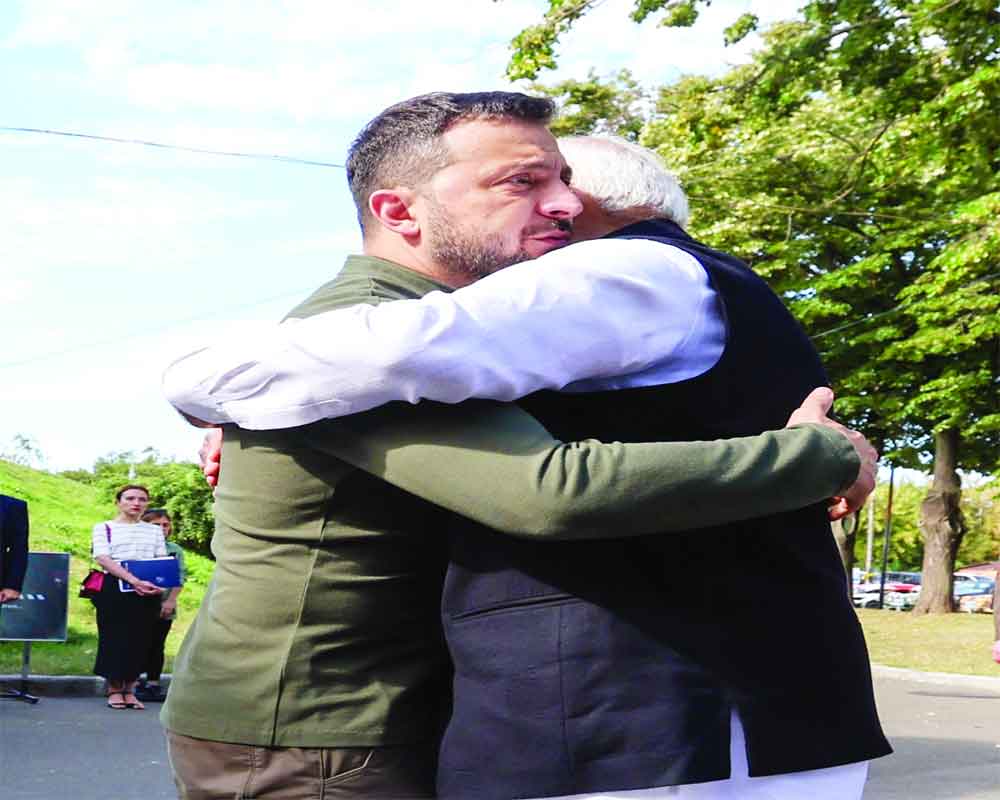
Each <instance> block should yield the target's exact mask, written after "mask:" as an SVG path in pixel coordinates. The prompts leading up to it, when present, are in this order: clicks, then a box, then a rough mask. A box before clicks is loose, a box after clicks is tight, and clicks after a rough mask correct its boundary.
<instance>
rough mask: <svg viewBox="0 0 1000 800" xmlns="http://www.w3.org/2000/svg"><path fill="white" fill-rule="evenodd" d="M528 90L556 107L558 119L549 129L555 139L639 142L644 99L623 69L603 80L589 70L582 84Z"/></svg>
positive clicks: (645, 95)
mask: <svg viewBox="0 0 1000 800" xmlns="http://www.w3.org/2000/svg"><path fill="white" fill-rule="evenodd" d="M531 88H532V89H533V90H534V91H535V92H536V93H538V94H544V95H546V96H548V97H551V98H552V99H553V100H555V101H556V103H557V104H558V106H559V116H558V117H557V118H556V120H555V121H554V122H553V123H552V125H551V126H550V128H551V130H552V132H553V133H554V134H555V135H556V136H571V135H575V134H587V133H613V134H615V135H617V136H622V137H624V138H625V139H628V140H629V141H636V140H637V139H638V138H639V133H640V131H641V130H642V126H643V122H642V116H641V114H642V108H643V105H644V104H645V103H646V102H647V100H648V95H647V94H646V92H645V91H643V89H642V88H641V87H640V86H639V83H638V81H636V80H635V78H633V77H632V73H631V72H629V71H628V70H627V69H623V70H621V71H620V72H618V73H616V74H614V75H611V76H608V77H607V78H605V79H601V78H599V77H598V76H597V74H596V73H595V72H594V71H593V70H591V71H590V72H589V73H588V75H587V79H586V80H584V81H577V80H566V81H562V82H561V83H557V84H555V85H553V86H544V85H542V84H533V85H532V87H531Z"/></svg>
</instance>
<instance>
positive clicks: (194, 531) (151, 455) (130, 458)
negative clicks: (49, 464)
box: [63, 448, 215, 556]
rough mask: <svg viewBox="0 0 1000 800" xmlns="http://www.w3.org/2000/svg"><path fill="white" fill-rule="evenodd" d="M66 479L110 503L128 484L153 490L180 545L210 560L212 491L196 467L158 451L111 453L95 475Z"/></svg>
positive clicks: (99, 462)
mask: <svg viewBox="0 0 1000 800" xmlns="http://www.w3.org/2000/svg"><path fill="white" fill-rule="evenodd" d="M63 475H64V477H72V478H74V479H75V480H82V481H83V482H85V483H88V484H90V485H92V486H94V487H95V488H96V489H97V490H98V491H99V492H100V493H101V495H102V496H103V497H104V498H106V499H107V500H108V501H110V502H113V501H114V496H115V493H116V492H117V491H118V489H119V488H120V487H122V486H124V485H125V484H128V483H138V484H141V485H143V486H145V487H146V488H148V489H149V499H150V506H152V507H154V508H157V507H159V508H166V509H167V511H168V512H169V514H170V518H171V520H172V521H173V524H174V538H175V539H176V540H177V542H178V543H179V544H181V545H182V546H183V547H185V548H190V549H192V550H195V551H196V552H199V553H202V554H203V555H206V556H210V554H211V553H210V550H209V545H210V543H211V539H212V531H213V529H214V525H215V518H214V516H213V514H212V489H211V487H210V486H209V485H208V484H207V483H206V482H205V479H204V477H203V476H202V474H201V469H200V468H199V467H198V466H197V465H196V464H191V463H187V462H176V461H168V460H164V459H162V458H161V457H160V456H159V454H158V453H157V452H156V451H155V450H153V449H152V448H147V449H146V450H144V451H142V453H141V454H138V455H137V454H135V453H132V452H124V453H110V454H108V455H107V456H104V457H103V458H99V459H98V460H97V461H96V462H95V463H94V468H93V470H92V471H91V472H86V471H83V470H73V471H72V472H70V473H63ZM130 475H131V476H132V477H129V476H130Z"/></svg>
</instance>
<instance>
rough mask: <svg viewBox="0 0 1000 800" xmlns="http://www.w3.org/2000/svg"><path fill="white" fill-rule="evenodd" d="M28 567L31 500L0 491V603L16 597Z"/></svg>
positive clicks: (19, 592) (19, 594) (18, 595)
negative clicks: (24, 499) (27, 500)
mask: <svg viewBox="0 0 1000 800" xmlns="http://www.w3.org/2000/svg"><path fill="white" fill-rule="evenodd" d="M27 568H28V504H27V503H25V502H24V501H23V500H19V499H18V498H16V497H8V496H7V495H3V494H0V604H2V603H9V602H11V601H12V600H17V599H18V598H19V597H20V596H21V587H22V586H23V585H24V573H25V571H26V570H27Z"/></svg>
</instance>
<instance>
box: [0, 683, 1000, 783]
mask: <svg viewBox="0 0 1000 800" xmlns="http://www.w3.org/2000/svg"><path fill="white" fill-rule="evenodd" d="M876 689H877V692H878V702H879V710H880V712H881V714H882V720H883V723H884V725H885V728H886V732H887V733H888V734H889V738H890V739H891V740H892V743H893V746H894V747H895V749H896V753H895V755H893V756H890V757H889V758H884V759H881V760H879V761H876V762H874V763H873V764H872V767H871V774H870V778H869V782H868V787H867V789H866V791H865V800H998V799H1000V684H995V683H990V682H989V681H979V682H978V683H977V682H975V681H973V682H968V681H959V682H956V681H951V680H947V681H942V680H937V682H933V681H932V682H920V681H913V680H910V679H904V678H903V677H902V676H900V675H896V674H890V675H885V674H879V675H878V676H877V678H876ZM101 703H102V701H101V700H100V699H99V698H92V697H88V698H82V697H73V698H60V697H51V698H42V700H41V702H39V703H38V705H34V706H31V705H26V704H23V703H21V702H15V701H10V700H2V701H0V798H3V800H57V798H72V800H106V798H117V799H118V800H161V798H162V799H163V800H167V799H168V798H174V797H175V794H174V791H173V786H172V784H171V781H170V775H169V769H168V767H167V763H166V749H165V746H164V743H163V734H162V731H161V730H160V726H159V722H158V720H157V714H156V711H157V708H156V706H153V705H152V704H150V706H149V708H148V710H147V711H144V712H137V711H109V710H105V709H104V707H103V706H102V705H101Z"/></svg>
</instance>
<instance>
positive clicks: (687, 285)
mask: <svg viewBox="0 0 1000 800" xmlns="http://www.w3.org/2000/svg"><path fill="white" fill-rule="evenodd" d="M564 145H565V146H564V151H565V152H566V155H567V158H568V159H569V161H570V162H571V164H572V165H573V167H574V170H575V178H574V185H576V186H578V187H581V191H582V197H583V199H584V203H585V209H586V210H585V213H584V215H583V217H582V219H581V223H580V225H579V226H578V235H581V234H582V235H583V236H584V237H586V236H595V235H602V234H603V233H606V232H609V231H610V230H613V229H616V228H620V227H622V226H623V224H627V223H628V222H633V221H637V220H639V219H643V218H646V217H650V216H667V217H669V218H672V219H674V220H675V221H676V222H678V223H680V224H683V223H684V222H685V221H686V210H687V209H686V200H685V199H684V197H683V194H682V193H680V190H679V188H677V187H676V184H675V183H674V182H673V180H672V178H671V177H670V176H669V175H668V174H667V173H666V172H665V171H663V170H662V167H660V166H659V165H658V164H656V165H655V167H653V166H651V163H650V160H649V159H650V155H649V153H648V151H643V150H642V149H641V148H636V147H635V146H632V145H628V144H627V143H622V142H614V141H600V140H594V139H574V140H571V141H569V142H565V143H564ZM609 151H610V152H611V153H612V154H613V155H614V157H615V159H616V162H615V166H616V167H617V166H618V165H619V163H620V164H627V167H626V166H622V167H621V169H619V170H618V174H617V175H616V177H615V178H614V179H611V180H608V179H606V178H607V176H603V177H602V173H601V159H600V156H605V157H606V156H607V154H608V153H609ZM608 168H609V167H608V161H607V159H606V158H605V160H604V170H605V171H607V169H608ZM628 170H633V171H637V172H638V173H641V174H642V175H644V176H646V177H647V180H646V181H645V183H644V184H643V187H642V189H641V191H644V192H645V193H646V194H645V196H643V197H642V198H640V199H636V198H634V197H632V198H630V197H628V191H629V189H628V188H627V187H626V188H625V189H624V191H625V195H626V196H625V197H624V198H623V197H621V196H620V195H621V191H618V193H617V194H616V192H615V191H609V190H608V185H609V184H610V185H611V189H612V190H614V189H615V188H616V186H617V187H619V188H620V186H621V184H622V182H623V176H622V175H621V174H620V173H621V172H625V173H626V174H625V175H624V179H626V180H627V179H628V177H629V175H628ZM651 170H652V173H653V178H652V179H651V180H650V179H648V176H649V174H650V171H651ZM650 187H652V189H651V188H650ZM651 199H652V202H650V201H651ZM609 206H610V207H609ZM623 206H624V207H623ZM725 341H726V326H725V321H724V315H723V312H722V309H721V306H720V302H719V298H718V296H717V293H716V291H715V290H714V288H713V286H712V284H711V281H710V280H709V276H708V274H707V273H706V271H705V269H704V268H703V267H702V266H701V264H699V263H698V261H697V260H696V259H695V258H693V257H692V256H691V255H689V254H688V253H686V252H684V251H682V250H680V249H678V248H675V247H671V246H669V245H665V244H662V243H660V242H656V241H649V240H642V239H610V240H601V239H593V240H589V241H584V242H581V243H578V244H574V245H572V246H570V247H566V248H563V249H560V250H557V251H553V252H550V253H548V254H546V255H543V256H542V257H540V258H538V259H536V260H534V261H529V262H523V263H520V264H516V265H514V266H511V267H508V268H506V269H504V270H502V271H500V272H497V273H495V274H493V275H490V276H488V277H486V278H483V279H482V280H480V281H478V282H476V283H474V284H471V285H469V286H466V287H464V288H461V289H458V290H457V291H454V292H451V293H445V292H432V293H431V294H428V295H426V296H425V297H423V298H421V299H419V300H401V301H395V302H392V303H384V304H382V305H378V306H355V307H352V308H347V309H341V310H337V311H332V312H328V313H324V314H319V315H316V316H313V317H310V318H308V319H304V320H290V321H288V322H285V323H283V324H281V325H278V326H262V327H260V328H258V329H255V330H246V329H244V330H241V331H240V332H239V333H238V334H235V333H234V335H233V336H232V338H226V339H225V340H223V341H221V342H219V343H217V344H214V345H212V346H210V347H205V348H201V349H198V350H196V351H194V352H192V353H189V354H187V355H185V356H183V357H182V358H180V359H178V360H177V361H175V362H174V363H173V364H172V365H171V367H170V368H169V369H168V371H167V373H166V375H165V378H164V387H165V391H166V393H167V396H168V397H169V399H170V400H171V402H172V403H173V404H174V405H175V406H176V407H177V408H178V409H180V410H181V411H183V412H184V413H186V414H188V415H190V416H192V417H195V418H198V419H201V420H204V421H206V422H210V423H216V424H220V423H236V424H237V425H240V426H242V427H245V428H250V429H269V428H284V427H293V426H298V425H303V424H307V423H310V422H314V421H316V420H319V419H323V418H327V417H336V416H344V415H348V414H354V413H358V412H361V411H365V410H368V409H371V408H375V407H377V406H380V405H383V404H385V403H388V402H393V401H406V402H411V403H416V402H419V401H421V400H432V401H438V402H445V403H458V402H462V401H463V400H466V399H469V398H473V397H477V398H491V399H495V400H514V399H517V398H520V397H523V396H525V395H527V394H530V393H532V392H534V391H537V390H540V389H557V390H562V391H566V392H578V391H588V392H589V391H600V390H613V389H621V388H635V387H646V386H657V385H662V384H669V383H677V382H680V381H684V380H688V379H690V378H693V377H696V376H698V375H701V374H703V373H705V372H706V371H708V370H709V369H711V368H712V367H713V366H714V365H715V364H716V363H717V362H718V361H719V359H720V357H721V355H722V353H723V350H724V347H725ZM345 342H350V346H342V345H343V343H345ZM862 499H863V497H862ZM858 503H859V497H858V496H853V497H847V498H844V499H842V500H841V501H840V503H839V508H838V510H837V512H836V513H838V514H842V513H845V512H846V511H847V510H848V509H849V508H854V507H857V505H858ZM731 763H732V774H731V777H730V778H729V780H726V781H717V782H711V783H705V784H697V785H688V786H681V787H661V788H652V789H640V790H631V791H622V792H617V793H615V792H611V793H608V792H604V793H601V794H589V795H574V796H573V797H575V798H591V799H593V798H608V800H610V799H611V798H623V799H624V798H629V799H630V800H637V799H638V798H644V799H646V798H667V797H669V798H675V797H676V798H690V799H691V800H696V799H699V800H700V799H702V798H704V800H709V799H711V800H716V798H718V799H719V800H721V799H722V798H742V799H743V800H758V799H759V800H764V799H765V798H801V797H807V796H808V797H812V798H816V800H826V799H827V798H829V800H834V798H836V799H837V800H841V799H842V798H858V797H860V795H861V791H862V787H863V784H864V781H865V776H866V774H867V762H859V763H855V764H848V765H846V766H838V767H832V768H829V769H821V770H812V771H807V772H801V773H794V774H789V775H777V776H770V777H761V778H749V777H748V768H747V758H746V752H745V745H744V740H743V731H742V727H741V725H740V722H739V718H738V715H736V714H735V712H734V714H733V725H732V741H731Z"/></svg>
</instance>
